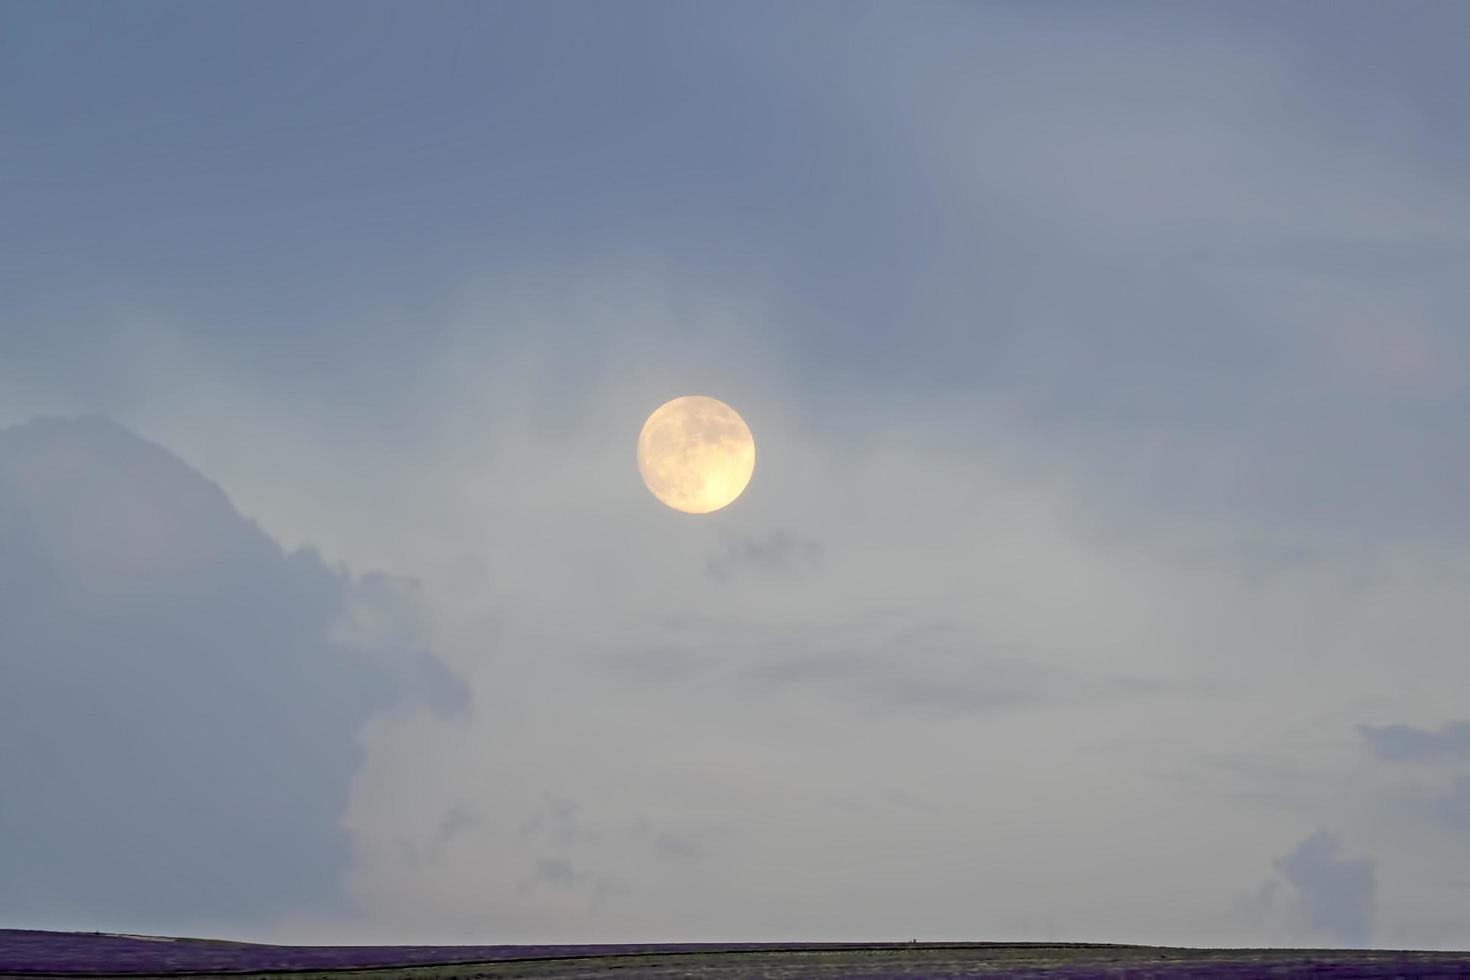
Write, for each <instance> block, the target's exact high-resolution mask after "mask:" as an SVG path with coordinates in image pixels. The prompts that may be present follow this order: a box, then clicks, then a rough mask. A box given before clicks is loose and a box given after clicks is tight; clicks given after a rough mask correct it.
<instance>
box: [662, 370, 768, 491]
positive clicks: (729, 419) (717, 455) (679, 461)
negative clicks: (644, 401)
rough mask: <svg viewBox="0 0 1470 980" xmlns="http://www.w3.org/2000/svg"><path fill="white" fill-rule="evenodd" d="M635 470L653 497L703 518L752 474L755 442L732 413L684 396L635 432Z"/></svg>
mask: <svg viewBox="0 0 1470 980" xmlns="http://www.w3.org/2000/svg"><path fill="white" fill-rule="evenodd" d="M638 472H639V473H641V474H642V475H643V482H644V483H645V484H647V485H648V489H649V490H650V491H651V492H652V493H653V495H654V496H655V497H657V498H658V499H659V500H661V501H663V502H664V503H666V504H668V505H669V506H670V507H672V508H674V509H675V510H682V511H683V512H684V513H686V514H708V513H709V512H710V511H712V510H719V509H720V508H721V507H724V506H726V505H727V504H729V503H730V502H731V501H732V500H734V499H735V498H736V497H738V496H740V494H741V491H743V490H744V489H745V485H746V484H748V483H749V482H750V474H751V473H753V472H755V439H754V438H752V437H751V435H750V428H749V427H748V426H747V425H746V424H745V420H744V419H742V418H741V417H740V416H739V415H737V414H736V412H735V409H733V408H731V407H730V406H729V405H726V404H725V403H724V402H722V401H719V400H718V399H715V398H706V397H705V396H704V395H685V396H684V397H683V398H675V399H674V400H673V401H671V402H665V403H664V404H662V405H660V406H659V407H658V408H657V409H655V410H654V413H653V414H652V415H650V416H649V417H648V421H647V422H644V423H643V431H642V432H640V433H639V434H638Z"/></svg>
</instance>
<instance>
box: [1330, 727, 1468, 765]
mask: <svg viewBox="0 0 1470 980" xmlns="http://www.w3.org/2000/svg"><path fill="white" fill-rule="evenodd" d="M1358 732H1359V734H1360V735H1362V737H1363V741H1364V742H1365V743H1366V744H1367V746H1368V750H1369V751H1370V752H1372V753H1373V755H1374V756H1376V757H1377V758H1378V759H1381V760H1383V761H1385V762H1437V761H1441V760H1447V759H1470V721H1452V722H1449V723H1448V724H1446V725H1443V726H1441V727H1440V729H1439V731H1437V732H1432V731H1427V730H1425V729H1422V728H1415V727H1413V726H1412V725H1383V726H1375V725H1359V726H1358Z"/></svg>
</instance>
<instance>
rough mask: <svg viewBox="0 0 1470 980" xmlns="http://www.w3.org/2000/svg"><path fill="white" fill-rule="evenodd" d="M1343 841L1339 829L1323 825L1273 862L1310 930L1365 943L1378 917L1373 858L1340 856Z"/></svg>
mask: <svg viewBox="0 0 1470 980" xmlns="http://www.w3.org/2000/svg"><path fill="white" fill-rule="evenodd" d="M1341 846H1342V845H1341V843H1340V842H1339V841H1338V838H1337V836H1336V835H1335V834H1332V833H1330V832H1329V831H1327V830H1325V829H1323V830H1318V831H1317V832H1316V833H1314V834H1312V835H1311V836H1309V837H1307V838H1306V839H1305V840H1303V841H1302V842H1301V843H1300V844H1298V845H1297V846H1296V847H1295V848H1294V849H1293V850H1292V851H1291V853H1289V854H1286V855H1284V856H1282V857H1279V858H1277V859H1276V860H1275V861H1273V862H1272V864H1273V865H1274V866H1275V868H1276V870H1277V871H1279V872H1281V874H1282V875H1284V876H1285V877H1286V880H1287V881H1288V882H1290V883H1291V886H1292V888H1293V889H1294V890H1295V892H1296V899H1297V909H1298V912H1299V915H1300V918H1301V925H1302V927H1303V929H1304V931H1305V932H1306V933H1308V934H1309V935H1313V936H1327V937H1330V938H1332V939H1335V940H1337V941H1339V942H1341V943H1343V944H1344V945H1347V946H1359V947H1361V946H1366V945H1368V943H1369V941H1370V940H1371V939H1372V937H1373V928H1374V920H1375V918H1376V917H1377V891H1378V885H1377V876H1376V874H1375V869H1374V863H1373V861H1372V860H1371V859H1369V858H1341V857H1338V856H1337V853H1338V851H1339V850H1340V849H1341ZM1263 894H1265V893H1263Z"/></svg>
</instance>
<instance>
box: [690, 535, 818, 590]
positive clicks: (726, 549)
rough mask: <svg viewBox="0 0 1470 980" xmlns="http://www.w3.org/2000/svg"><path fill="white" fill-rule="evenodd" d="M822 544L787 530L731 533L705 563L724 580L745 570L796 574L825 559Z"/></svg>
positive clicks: (708, 569) (713, 573)
mask: <svg viewBox="0 0 1470 980" xmlns="http://www.w3.org/2000/svg"><path fill="white" fill-rule="evenodd" d="M822 553H823V552H822V546H821V545H820V544H819V543H818V542H816V541H813V540H811V539H808V538H803V537H799V536H797V535H794V534H791V533H790V532H788V531H782V530H775V531H772V532H771V533H770V534H767V535H766V536H764V537H756V536H746V537H733V536H732V537H728V538H726V539H725V542H724V546H723V548H722V549H721V551H720V553H719V554H718V555H716V556H714V557H712V558H710V559H709V561H707V562H706V563H705V566H704V567H705V571H706V572H707V573H708V574H709V575H710V576H711V577H713V578H715V579H718V580H719V581H722V582H725V581H729V580H730V579H732V578H734V577H735V576H736V575H738V574H739V573H740V572H742V571H753V572H758V573H761V574H765V575H793V574H796V573H797V572H800V571H803V570H806V569H808V568H812V567H814V566H816V565H818V564H820V563H821V561H822Z"/></svg>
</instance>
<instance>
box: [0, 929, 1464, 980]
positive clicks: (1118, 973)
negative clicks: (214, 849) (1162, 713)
mask: <svg viewBox="0 0 1470 980" xmlns="http://www.w3.org/2000/svg"><path fill="white" fill-rule="evenodd" d="M610 975H616V976H619V977H682V976H691V977H700V978H705V980H723V978H731V980H733V978H736V977H770V978H797V977H829V978H837V977H852V978H864V980H884V978H897V977H930V978H958V977H996V976H1021V977H1039V976H1053V977H1065V978H1070V980H1083V978H1093V977H1098V978H1101V977H1134V978H1149V977H1160V978H1163V977H1199V978H1214V980H1234V978H1242V980H1243V978H1247V977H1338V978H1348V977H1364V978H1367V977H1385V978H1386V977H1470V954H1466V953H1442V952H1414V951H1355V950H1346V951H1339V950H1204V949H1174V948H1159V947H1147V946H1115V945H1095V944H1040V943H1017V944H1004V943H945V944H936V943H918V944H881V943H804V944H803V943H797V944H791V943H786V944H773V943H743V944H702V943H684V944H648V945H617V946H270V945H260V944H255V943H237V942H228V941H222V940H209V939H168V938H153V937H147V938H145V937H132V936H118V935H108V934H94V933H65V932H40V931H26V930H0V977H30V978H36V977H129V978H140V977H170V976H174V977H184V976H191V977H206V976H230V977H261V978H264V977H292V978H294V980H312V978H323V980H326V978H332V977H348V976H353V977H371V978H378V980H419V978H421V980H469V978H476V977H484V978H500V977H543V978H547V980H573V978H582V977H608V976H610Z"/></svg>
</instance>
